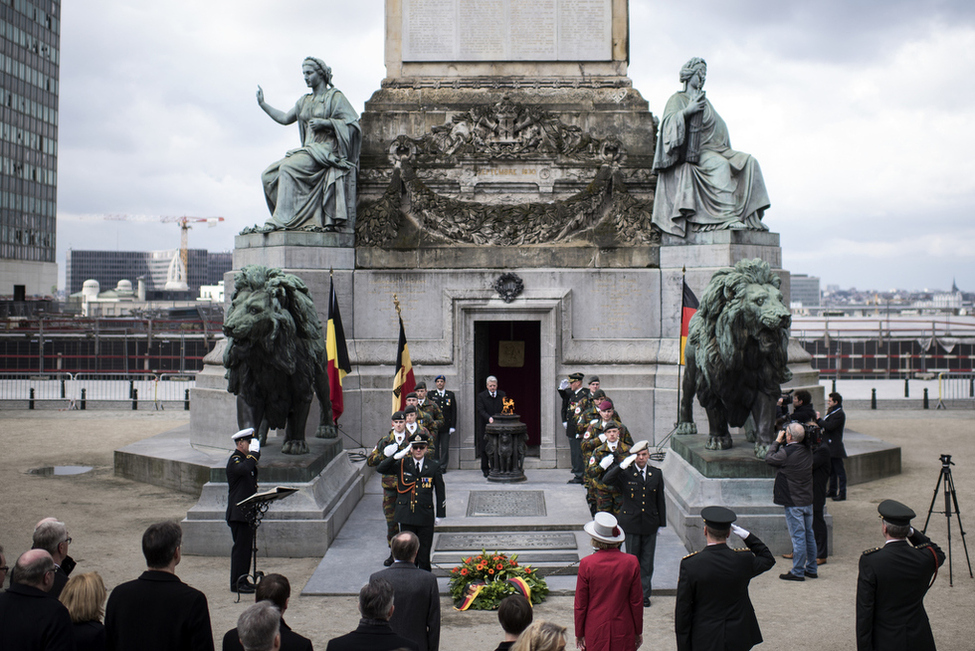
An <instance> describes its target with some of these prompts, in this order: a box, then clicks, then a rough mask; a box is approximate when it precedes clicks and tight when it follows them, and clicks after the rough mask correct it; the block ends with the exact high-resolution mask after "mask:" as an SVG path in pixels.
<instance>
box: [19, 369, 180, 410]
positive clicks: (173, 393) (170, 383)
mask: <svg viewBox="0 0 975 651" xmlns="http://www.w3.org/2000/svg"><path fill="white" fill-rule="evenodd" d="M195 386H196V374H195V373H57V372H54V373H33V372H26V373H0V403H7V404H4V407H5V408H8V409H10V408H13V409H17V408H21V409H23V408H26V409H34V408H35V407H36V405H37V403H39V402H46V403H63V404H61V405H59V406H63V407H65V408H68V409H88V408H89V407H92V408H109V409H117V408H119V407H120V406H125V407H131V409H133V410H136V409H138V408H139V404H140V403H142V404H147V403H151V404H152V405H153V407H154V408H155V409H164V408H165V404H166V403H170V404H172V403H181V406H182V408H183V409H185V410H187V411H188V410H189V408H190V389H192V388H193V387H195Z"/></svg>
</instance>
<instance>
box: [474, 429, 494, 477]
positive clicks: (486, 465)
mask: <svg viewBox="0 0 975 651" xmlns="http://www.w3.org/2000/svg"><path fill="white" fill-rule="evenodd" d="M486 443H487V434H483V435H482V436H481V444H480V445H479V446H478V449H477V453H478V454H480V455H481V472H483V473H484V476H485V477H487V475H488V473H489V472H491V463H490V461H489V460H488V455H487V452H485V451H484V446H485V444H486Z"/></svg>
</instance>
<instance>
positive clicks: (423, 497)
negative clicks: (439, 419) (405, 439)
mask: <svg viewBox="0 0 975 651" xmlns="http://www.w3.org/2000/svg"><path fill="white" fill-rule="evenodd" d="M428 442H429V437H428V436H427V435H426V434H425V433H423V432H417V433H416V434H413V435H412V436H410V438H409V444H408V445H407V447H406V448H405V449H403V450H400V451H399V452H397V453H396V454H394V455H393V456H391V457H387V458H385V459H383V460H382V461H381V462H380V464H379V466H378V467H377V468H376V470H378V471H379V472H381V473H383V474H384V475H392V476H393V478H394V479H395V480H396V524H397V525H399V530H400V531H412V532H413V533H415V534H416V535H417V538H419V539H420V551H419V553H418V554H417V557H416V566H417V567H419V568H420V569H422V570H429V569H430V549H431V547H432V546H433V528H434V526H435V525H436V523H437V522H438V521H439V520H440V518H445V517H447V496H446V494H445V492H444V483H443V474H442V473H441V472H440V464H439V463H438V462H437V461H435V460H434V459H432V458H430V459H425V458H424V455H425V454H426V453H427V445H428ZM435 493H436V494H435Z"/></svg>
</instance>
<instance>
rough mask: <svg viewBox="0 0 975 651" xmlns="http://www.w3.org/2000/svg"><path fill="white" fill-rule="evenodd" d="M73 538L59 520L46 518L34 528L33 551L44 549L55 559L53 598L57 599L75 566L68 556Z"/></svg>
mask: <svg viewBox="0 0 975 651" xmlns="http://www.w3.org/2000/svg"><path fill="white" fill-rule="evenodd" d="M70 544H71V536H69V535H68V528H67V527H66V526H64V523H63V522H61V521H59V520H58V519H57V518H44V519H43V520H41V521H40V522H38V523H37V526H35V527H34V536H33V540H32V543H31V548H32V549H43V550H44V551H46V552H47V553H48V554H50V555H51V558H53V559H54V587H53V588H51V596H52V597H54V598H55V599H57V598H58V597H59V596H60V595H61V591H62V590H64V586H65V585H66V584H67V583H68V575H69V574H71V570H72V569H73V568H74V566H75V562H74V559H72V558H71V557H70V556H68V545H70Z"/></svg>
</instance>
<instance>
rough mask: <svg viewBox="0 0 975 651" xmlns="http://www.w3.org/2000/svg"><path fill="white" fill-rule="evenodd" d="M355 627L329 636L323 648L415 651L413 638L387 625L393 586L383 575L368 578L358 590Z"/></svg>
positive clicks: (342, 650) (338, 650)
mask: <svg viewBox="0 0 975 651" xmlns="http://www.w3.org/2000/svg"><path fill="white" fill-rule="evenodd" d="M359 614H361V615H362V619H360V620H359V627H358V628H357V629H355V630H354V631H352V632H351V633H348V634H346V635H343V636H341V637H336V638H332V639H331V640H329V642H328V646H327V647H325V650H326V651H396V650H397V649H409V650H410V651H418V647H417V644H416V642H413V641H412V640H407V639H406V638H405V637H403V636H401V635H397V634H396V633H395V632H394V631H393V629H392V628H390V626H389V618H390V617H391V616H392V614H393V586H391V585H390V584H389V581H387V580H385V579H369V583H367V584H366V585H364V586H362V589H361V590H359Z"/></svg>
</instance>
